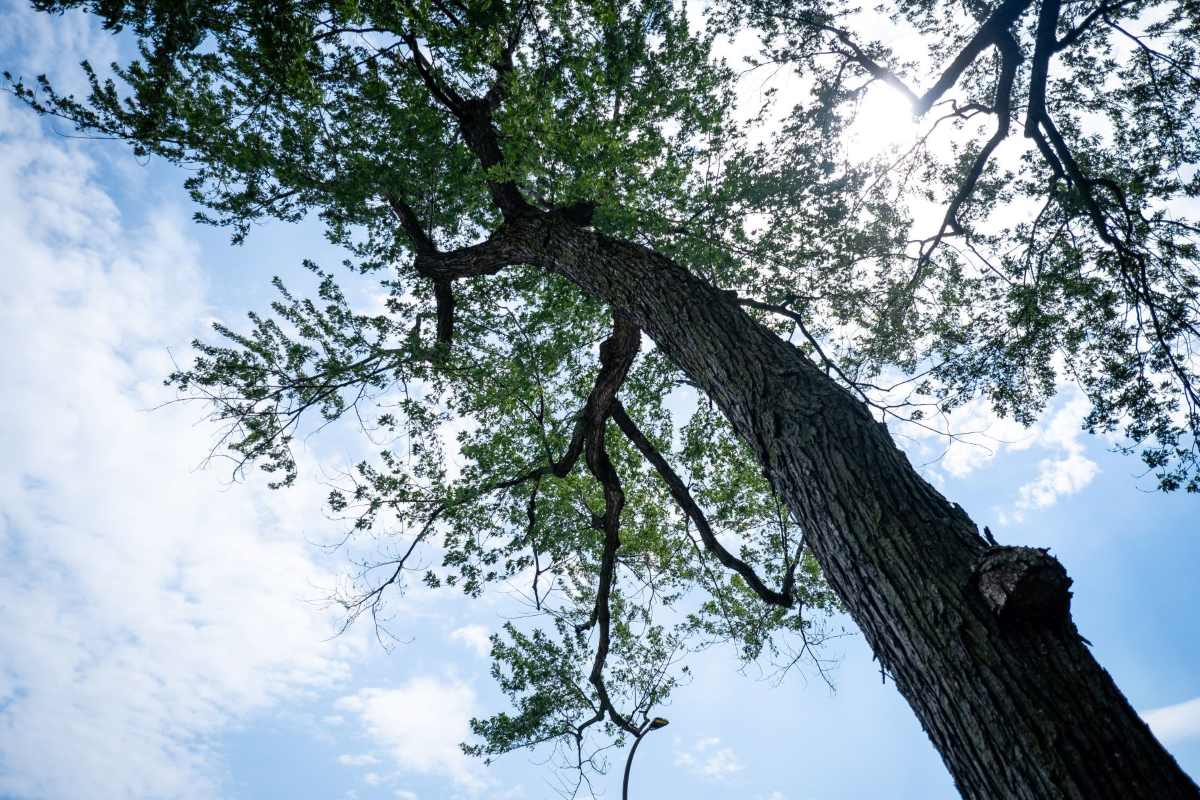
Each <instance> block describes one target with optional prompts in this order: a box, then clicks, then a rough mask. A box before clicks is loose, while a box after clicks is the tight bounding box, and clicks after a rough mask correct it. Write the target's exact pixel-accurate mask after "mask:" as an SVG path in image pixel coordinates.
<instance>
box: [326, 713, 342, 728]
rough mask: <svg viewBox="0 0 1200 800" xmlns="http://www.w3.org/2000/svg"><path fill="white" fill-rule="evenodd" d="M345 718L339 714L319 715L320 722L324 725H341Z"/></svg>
mask: <svg viewBox="0 0 1200 800" xmlns="http://www.w3.org/2000/svg"><path fill="white" fill-rule="evenodd" d="M345 721H346V719H345V718H344V717H343V716H342V715H341V714H334V715H332V716H328V717H321V722H324V723H325V724H326V725H341V724H342V723H343V722H345Z"/></svg>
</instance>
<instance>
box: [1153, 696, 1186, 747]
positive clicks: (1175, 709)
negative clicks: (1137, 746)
mask: <svg viewBox="0 0 1200 800" xmlns="http://www.w3.org/2000/svg"><path fill="white" fill-rule="evenodd" d="M1142 719H1144V720H1146V724H1147V725H1149V726H1150V729H1151V730H1152V731H1154V735H1155V736H1157V737H1158V740H1159V741H1160V742H1162V743H1163V744H1175V743H1176V742H1182V741H1184V740H1185V739H1194V738H1196V737H1200V697H1195V698H1192V699H1191V700H1186V701H1184V702H1182V703H1176V704H1175V705H1173V706H1164V707H1163V708H1156V709H1153V710H1151V711H1145V712H1143V713H1142Z"/></svg>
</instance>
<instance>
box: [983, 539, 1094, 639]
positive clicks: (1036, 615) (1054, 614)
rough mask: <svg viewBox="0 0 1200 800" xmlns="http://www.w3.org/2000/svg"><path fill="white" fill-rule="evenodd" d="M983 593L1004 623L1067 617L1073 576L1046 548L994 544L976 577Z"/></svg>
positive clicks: (984, 555) (988, 603) (990, 606)
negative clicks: (998, 545)
mask: <svg viewBox="0 0 1200 800" xmlns="http://www.w3.org/2000/svg"><path fill="white" fill-rule="evenodd" d="M973 578H974V580H975V584H976V586H977V587H978V588H979V593H980V594H981V595H983V599H984V602H986V603H987V605H988V608H990V609H991V610H992V613H993V614H995V615H996V616H997V617H999V618H1000V620H1001V621H1002V622H1044V621H1053V620H1060V619H1064V618H1066V616H1067V612H1068V608H1069V606H1070V602H1071V592H1070V591H1069V590H1070V588H1071V579H1070V578H1069V577H1067V571H1066V569H1064V568H1063V565H1062V564H1060V563H1059V561H1058V559H1057V558H1055V557H1054V556H1052V555H1050V553H1049V551H1048V550H1047V549H1045V548H1039V547H991V548H988V549H987V550H985V551H984V552H983V554H982V555H981V556H980V558H979V562H978V563H977V564H976V565H975V573H974V576H973Z"/></svg>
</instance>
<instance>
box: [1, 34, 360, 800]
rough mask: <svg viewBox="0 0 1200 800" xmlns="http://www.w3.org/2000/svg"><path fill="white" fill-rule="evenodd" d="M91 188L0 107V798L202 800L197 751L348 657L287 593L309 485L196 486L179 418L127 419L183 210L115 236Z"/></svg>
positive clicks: (142, 391)
mask: <svg viewBox="0 0 1200 800" xmlns="http://www.w3.org/2000/svg"><path fill="white" fill-rule="evenodd" d="M71 24H74V23H71ZM0 27H2V26H0ZM68 27H69V26H68ZM69 30H70V31H72V35H76V34H77V33H78V32H77V31H75V29H74V28H69ZM9 44H11V42H9ZM68 55H69V54H68ZM95 170H96V167H95V166H94V163H93V161H92V160H91V158H90V156H89V151H85V150H82V149H81V148H80V146H79V145H78V144H77V143H73V142H71V141H69V140H64V139H61V138H57V137H51V136H48V135H45V134H44V133H42V132H41V128H40V123H39V122H38V120H36V119H35V118H34V117H33V116H32V115H31V114H29V113H28V112H27V111H26V110H24V109H20V108H18V107H17V106H16V104H15V103H13V102H12V101H11V100H9V98H8V97H7V96H3V97H0V241H2V242H4V245H3V246H4V257H3V258H2V259H0V341H3V342H5V343H6V344H5V346H4V347H3V348H0V375H3V376H4V377H3V380H0V453H3V455H4V458H3V459H2V460H0V497H2V498H3V505H2V507H3V512H2V514H0V553H3V557H2V558H0V609H3V611H2V615H3V619H4V624H3V625H2V626H0V796H3V797H8V798H38V800H74V799H75V798H93V797H105V798H115V799H117V800H120V799H122V798H143V797H172V798H181V800H184V799H186V798H198V797H212V796H213V795H215V794H217V793H218V791H219V786H218V785H217V784H218V782H219V780H220V778H221V776H222V775H223V774H224V767H222V766H221V763H220V760H219V757H218V756H217V754H216V753H215V752H214V750H213V748H212V737H214V736H216V735H219V734H220V733H221V732H223V731H224V730H226V729H228V727H229V726H230V725H231V724H235V723H240V722H241V721H244V720H245V719H247V718H248V716H249V715H251V714H253V713H255V712H257V711H261V710H263V709H265V708H267V707H269V706H271V705H272V704H274V703H277V702H278V701H279V700H281V699H283V698H288V697H294V696H296V695H297V694H298V693H301V692H307V691H310V690H312V689H315V688H323V687H330V686H332V685H334V684H336V683H337V682H339V681H341V680H344V679H345V678H346V677H347V674H348V668H347V664H346V658H348V657H349V656H350V655H353V652H354V650H353V648H354V645H353V642H352V640H350V639H342V640H338V641H335V642H332V643H325V644H322V643H321V642H322V640H324V639H326V638H327V637H328V635H329V627H328V625H327V624H326V621H325V620H324V619H323V618H322V617H321V615H320V614H318V613H317V612H315V611H314V610H313V608H312V607H311V606H310V605H308V604H306V603H304V602H303V601H302V600H300V599H299V598H300V597H301V596H303V595H304V594H306V593H308V592H309V585H310V584H309V583H308V581H309V580H313V581H314V582H320V581H321V580H322V575H321V570H320V568H319V567H317V566H316V565H315V564H314V563H313V560H312V558H313V554H314V550H313V548H310V547H309V546H308V545H307V544H306V543H305V540H304V531H302V530H301V529H300V527H299V524H298V522H297V516H296V515H297V514H300V513H301V512H300V510H299V509H304V512H309V511H311V510H312V509H314V508H316V507H318V504H319V502H320V501H319V499H318V498H317V494H318V491H317V489H316V487H314V488H313V490H312V491H311V492H310V495H311V496H308V497H303V496H302V497H297V496H296V493H292V494H291V496H289V497H284V496H281V495H276V494H275V493H271V492H268V491H266V490H265V489H263V488H261V487H255V486H244V487H242V486H239V487H237V489H235V490H234V491H229V492H219V491H218V489H219V484H218V481H217V477H216V476H215V475H213V474H211V473H196V472H195V471H194V467H195V465H196V463H197V461H198V460H199V458H200V456H201V455H203V453H204V452H205V451H206V448H207V446H208V445H209V443H210V442H209V429H207V428H206V427H204V426H199V427H196V426H193V423H194V422H195V419H196V416H197V414H198V413H199V409H198V408H195V407H183V408H180V407H171V408H167V409H164V410H161V411H157V412H153V413H148V412H144V411H141V410H139V409H145V408H148V407H152V406H155V405H157V404H159V403H160V402H161V401H162V400H163V399H164V392H165V391H166V390H165V389H164V388H163V387H162V385H161V382H162V378H163V376H164V375H165V374H167V373H168V372H169V371H170V369H171V364H170V361H169V359H168V357H167V353H166V347H167V346H169V345H182V344H184V343H186V342H187V341H188V340H189V339H190V338H191V336H192V335H193V334H195V333H196V332H197V328H198V325H197V322H196V320H197V319H199V318H201V317H203V316H205V315H206V311H207V310H206V308H205V307H204V306H203V302H204V297H205V294H206V286H205V284H204V281H203V279H202V277H201V274H200V271H199V269H198V268H197V266H196V264H195V261H194V259H195V249H194V247H193V245H192V244H191V243H190V242H189V240H188V238H187V235H186V233H185V229H186V226H188V225H189V223H188V221H187V214H186V213H184V212H183V211H182V210H179V211H172V210H170V209H158V210H156V211H155V212H154V213H153V214H152V216H151V218H150V219H149V221H148V222H147V223H146V224H145V225H144V226H136V227H131V226H129V225H128V224H127V223H126V222H125V220H123V219H122V217H121V215H120V213H119V211H118V209H117V207H116V206H115V205H114V203H113V202H112V201H111V200H110V199H109V197H108V196H107V195H106V194H105V192H104V191H103V190H102V188H101V187H100V186H99V185H98V183H97V181H96V180H95V179H94V177H93V175H94V173H95ZM293 509H295V510H293ZM306 519H307V517H306ZM325 582H329V581H325Z"/></svg>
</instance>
